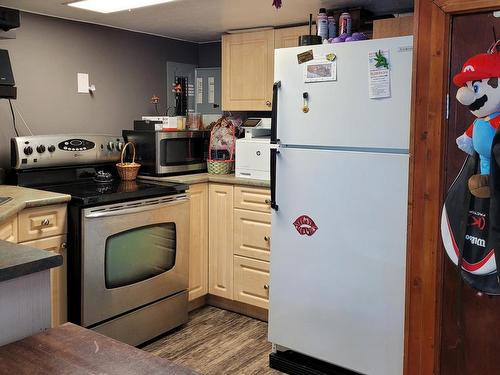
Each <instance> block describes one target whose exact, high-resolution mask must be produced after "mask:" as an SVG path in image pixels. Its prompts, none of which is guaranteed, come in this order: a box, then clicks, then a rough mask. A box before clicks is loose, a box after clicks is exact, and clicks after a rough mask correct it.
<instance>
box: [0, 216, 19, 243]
mask: <svg viewBox="0 0 500 375" xmlns="http://www.w3.org/2000/svg"><path fill="white" fill-rule="evenodd" d="M0 240H3V241H9V242H14V243H17V215H15V216H14V217H12V218H10V219H8V220H5V221H4V222H2V223H0Z"/></svg>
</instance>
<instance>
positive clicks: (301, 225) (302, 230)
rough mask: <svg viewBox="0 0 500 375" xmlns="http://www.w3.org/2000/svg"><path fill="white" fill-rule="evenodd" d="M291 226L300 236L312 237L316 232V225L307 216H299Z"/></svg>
mask: <svg viewBox="0 0 500 375" xmlns="http://www.w3.org/2000/svg"><path fill="white" fill-rule="evenodd" d="M293 225H294V226H295V229H297V232H299V234H300V235H301V236H312V235H313V234H314V233H316V231H317V230H318V226H317V225H316V223H315V222H314V220H313V219H311V218H310V217H309V216H307V215H302V216H299V217H298V218H297V219H296V220H295V221H294V222H293Z"/></svg>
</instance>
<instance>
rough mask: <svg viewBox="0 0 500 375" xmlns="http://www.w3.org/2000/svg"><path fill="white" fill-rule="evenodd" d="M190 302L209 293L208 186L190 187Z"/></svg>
mask: <svg viewBox="0 0 500 375" xmlns="http://www.w3.org/2000/svg"><path fill="white" fill-rule="evenodd" d="M189 195H190V198H191V209H190V211H191V215H190V226H189V300H190V301H192V300H193V299H195V298H198V297H202V296H204V295H205V294H207V293H208V184H206V183H205V184H195V185H191V186H190V187H189Z"/></svg>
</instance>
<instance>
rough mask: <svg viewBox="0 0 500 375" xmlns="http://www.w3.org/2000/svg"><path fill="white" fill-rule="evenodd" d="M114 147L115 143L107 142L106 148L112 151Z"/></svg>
mask: <svg viewBox="0 0 500 375" xmlns="http://www.w3.org/2000/svg"><path fill="white" fill-rule="evenodd" d="M114 149H115V144H114V143H113V142H108V150H109V151H113V150H114Z"/></svg>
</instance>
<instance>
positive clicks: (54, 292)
mask: <svg viewBox="0 0 500 375" xmlns="http://www.w3.org/2000/svg"><path fill="white" fill-rule="evenodd" d="M22 244H23V245H26V246H31V247H34V248H36V249H40V250H47V251H53V252H55V253H58V254H60V255H61V256H62V257H63V264H62V265H61V266H59V267H56V268H52V269H51V270H50V297H51V298H50V299H51V306H52V313H51V321H52V327H57V326H59V325H61V324H63V323H66V322H67V321H68V307H67V304H68V302H67V301H68V297H67V270H68V265H67V259H68V258H67V249H66V235H62V236H54V237H48V238H42V239H39V240H35V241H28V242H23V243H22Z"/></svg>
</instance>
